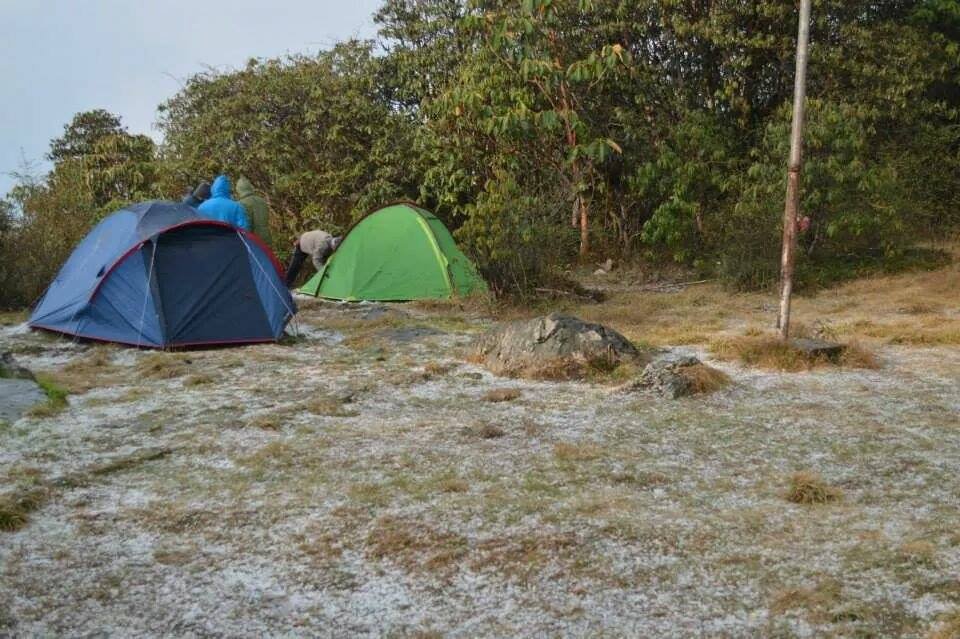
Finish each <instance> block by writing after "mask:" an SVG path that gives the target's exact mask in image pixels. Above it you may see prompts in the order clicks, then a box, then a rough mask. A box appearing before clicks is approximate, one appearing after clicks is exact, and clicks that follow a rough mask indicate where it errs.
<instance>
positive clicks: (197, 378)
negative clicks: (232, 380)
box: [183, 373, 217, 387]
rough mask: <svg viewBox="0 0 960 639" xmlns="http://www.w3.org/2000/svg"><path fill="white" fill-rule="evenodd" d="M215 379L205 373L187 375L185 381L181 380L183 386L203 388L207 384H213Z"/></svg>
mask: <svg viewBox="0 0 960 639" xmlns="http://www.w3.org/2000/svg"><path fill="white" fill-rule="evenodd" d="M215 381H217V380H216V378H214V376H213V375H209V374H207V373H197V374H195V375H188V376H187V377H186V379H184V380H183V385H184V386H188V387H189V386H205V385H207V384H212V383H214V382H215Z"/></svg>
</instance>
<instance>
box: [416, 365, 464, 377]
mask: <svg viewBox="0 0 960 639" xmlns="http://www.w3.org/2000/svg"><path fill="white" fill-rule="evenodd" d="M456 367H457V365H456V364H441V363H439V362H428V363H427V364H426V365H425V366H424V367H423V374H424V378H425V379H429V378H431V377H440V376H442V375H446V374H447V373H449V372H450V371H452V370H453V369H455V368H456Z"/></svg>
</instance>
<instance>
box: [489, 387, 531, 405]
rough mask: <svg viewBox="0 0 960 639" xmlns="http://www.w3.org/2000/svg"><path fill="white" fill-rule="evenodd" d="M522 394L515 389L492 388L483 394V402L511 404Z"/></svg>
mask: <svg viewBox="0 0 960 639" xmlns="http://www.w3.org/2000/svg"><path fill="white" fill-rule="evenodd" d="M522 394H523V393H521V392H520V390H518V389H516V388H492V389H490V390H488V391H487V392H486V393H484V394H483V398H482V399H483V401H485V402H493V403H498V402H512V401H513V400H515V399H517V398H519V397H520V395H522Z"/></svg>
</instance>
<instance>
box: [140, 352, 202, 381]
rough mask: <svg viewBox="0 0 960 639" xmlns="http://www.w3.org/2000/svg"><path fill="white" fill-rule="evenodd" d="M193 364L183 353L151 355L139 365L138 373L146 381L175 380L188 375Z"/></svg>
mask: <svg viewBox="0 0 960 639" xmlns="http://www.w3.org/2000/svg"><path fill="white" fill-rule="evenodd" d="M191 363H192V360H190V359H188V358H187V357H186V356H185V355H183V354H181V353H163V352H160V353H150V354H149V355H146V356H144V357H143V359H141V360H140V361H139V362H138V363H137V372H138V373H139V374H140V376H141V377H144V378H146V379H173V378H175V377H182V376H184V375H186V374H187V370H188V368H187V367H188V366H189V365H190V364H191Z"/></svg>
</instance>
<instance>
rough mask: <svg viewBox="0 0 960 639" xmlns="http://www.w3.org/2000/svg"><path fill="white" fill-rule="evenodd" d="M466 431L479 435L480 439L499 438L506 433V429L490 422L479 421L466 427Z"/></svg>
mask: <svg viewBox="0 0 960 639" xmlns="http://www.w3.org/2000/svg"><path fill="white" fill-rule="evenodd" d="M467 430H468V433H469V434H471V435H475V436H477V437H480V438H481V439H499V438H501V437H503V436H504V435H506V434H507V433H506V431H504V430H503V429H502V428H500V427H499V426H497V425H496V424H491V423H490V422H481V423H479V424H474V425H473V426H472V427H470V428H468V429H467Z"/></svg>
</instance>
